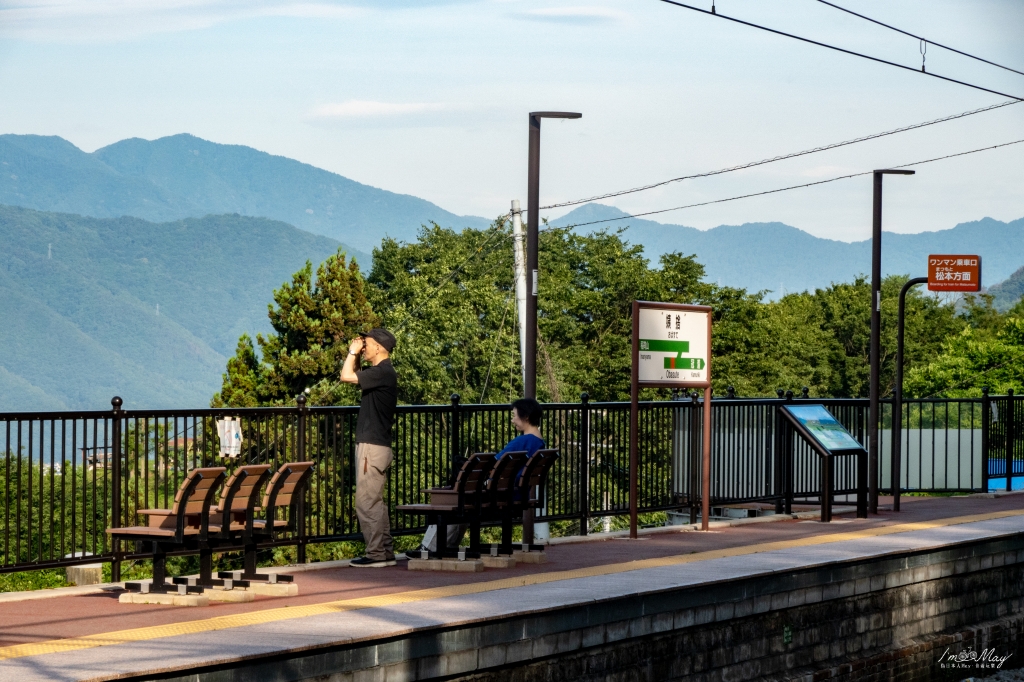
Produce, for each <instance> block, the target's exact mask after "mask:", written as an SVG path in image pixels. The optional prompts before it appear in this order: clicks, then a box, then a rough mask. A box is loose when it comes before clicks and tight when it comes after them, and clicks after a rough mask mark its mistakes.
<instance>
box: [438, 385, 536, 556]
mask: <svg viewBox="0 0 1024 682" xmlns="http://www.w3.org/2000/svg"><path fill="white" fill-rule="evenodd" d="M543 414H544V410H543V409H541V406H540V403H538V402H537V401H536V400H534V399H533V398H520V399H519V400H517V401H515V402H514V403H512V426H514V427H515V428H516V431H519V432H520V433H521V435H519V436H516V437H515V438H513V439H512V440H510V441H509V442H508V445H506V446H505V447H504V448H502V449H501V452H499V453H498V459H501V457H502V455H504V454H505V453H506V452H525V453H527V455H530V456H533V454H534V453H535V452H537V451H538V450H543V449H544V447H545V445H544V439H543V438H541V437H540V418H541V417H542V416H543ZM467 528H469V526H468V525H466V524H458V525H451V526H448V534H447V536H448V544H447V546H448V547H458V546H459V544H460V543H461V542H462V536H463V535H465V534H466V529H467ZM436 536H437V526H428V527H427V532H426V533H424V534H423V542H422V543H421V544H420V549H428V550H430V551H431V552H433V551H436V550H437V537H436Z"/></svg>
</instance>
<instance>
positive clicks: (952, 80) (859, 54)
mask: <svg viewBox="0 0 1024 682" xmlns="http://www.w3.org/2000/svg"><path fill="white" fill-rule="evenodd" d="M660 2H663V3H665V4H666V5H673V6H675V7H681V8H683V9H688V10H692V11H694V12H700V13H701V14H706V15H708V16H712V17H718V18H719V19H726V20H728V21H732V22H735V23H737V24H743V25H744V26H750V27H751V28H757V29H760V30H762V31H767V32H769V33H774V34H776V35H780V36H784V37H786V38H792V39H794V40H799V41H801V42H804V43H809V44H811V45H817V46H818V47H824V48H827V49H829V50H834V51H836V52H842V53H844V54H848V55H852V56H854V57H860V58H862V59H868V60H870V61H873V62H878V63H879V64H887V65H889V66H895V67H896V68H898V69H903V70H905V71H911V72H913V73H920V74H923V75H925V76H931V77H932V78H938V79H940V80H944V81H947V82H949V83H956V84H957V85H963V86H965V87H968V88H973V89H975V90H981V91H982V92H988V93H991V94H993V95H999V96H1001V97H1009V98H1011V99H1016V100H1024V97H1018V96H1017V95H1010V94H1007V93H1005V92H1000V91H998V90H992V89H991V88H986V87H982V86H980V85H974V84H973V83H968V82H966V81H961V80H957V79H955V78H950V77H949V76H942V75H940V74H937V73H933V72H931V71H918V70H917V69H916V68H914V67H912V66H906V65H905V64H900V63H898V62H891V61H889V60H888V59H882V58H881V57H872V56H871V55H868V54H864V53H863V52H855V51H853V50H847V49H846V48H844V47H838V46H837V45H830V44H828V43H823V42H821V41H819V40H812V39H811V38H804V37H803V36H798V35H796V34H793V33H787V32H785V31H780V30H778V29H775V28H769V27H767V26H762V25H761V24H755V23H753V22H750V21H744V20H743V19H736V18H735V17H728V16H726V15H724V14H720V13H718V12H709V11H708V10H705V9H701V8H700V7H694V6H693V5H687V4H685V3H682V2H679V1H678V0H660Z"/></svg>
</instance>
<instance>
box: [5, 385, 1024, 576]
mask: <svg viewBox="0 0 1024 682" xmlns="http://www.w3.org/2000/svg"><path fill="white" fill-rule="evenodd" d="M803 399H805V398H796V400H803ZM784 400H785V399H781V398H780V399H739V398H731V397H730V398H715V399H714V400H713V401H712V453H711V455H712V456H711V498H712V499H711V502H712V504H715V505H721V504H736V503H745V502H769V503H771V502H774V503H776V504H777V505H778V504H780V503H781V500H782V496H783V490H784V486H783V481H782V479H781V475H782V474H781V471H782V469H781V467H780V464H779V462H780V457H779V454H780V453H778V452H776V449H777V446H776V444H775V441H776V439H775V434H774V429H775V423H776V422H775V412H776V410H777V408H778V406H779V404H781V403H782V402H783V401H784ZM813 400H814V402H817V403H822V404H824V405H826V406H827V407H828V409H829V410H831V411H832V413H833V414H834V415H835V416H836V417H837V419H839V421H840V422H842V423H843V425H844V426H846V428H847V429H849V431H850V432H851V433H852V434H853V436H854V437H855V438H857V439H858V440H859V441H860V442H861V443H863V444H866V443H867V434H868V432H869V430H870V427H871V425H870V424H869V422H868V404H867V401H866V400H861V399H813ZM114 404H115V409H114V410H110V411H93V412H49V413H12V414H0V447H2V450H0V458H2V459H0V475H2V476H3V482H2V485H0V495H2V503H0V513H2V514H3V517H2V519H3V527H2V531H0V551H2V552H3V554H2V560H0V572H5V571H14V570H26V569H30V568H45V567H57V566H68V565H73V564H80V563H89V562H96V561H112V562H114V563H115V565H116V564H117V563H118V562H120V561H122V560H125V559H132V558H137V557H143V556H145V555H135V554H131V553H129V552H128V551H127V548H125V547H116V546H114V545H113V544H112V543H111V541H110V540H109V538H108V536H107V534H106V533H105V529H106V528H108V527H110V526H113V525H119V526H128V525H135V524H136V523H138V522H139V521H140V520H141V519H139V518H138V516H137V513H136V512H137V510H139V509H145V508H166V507H169V506H171V505H172V504H173V500H174V494H175V492H176V491H177V489H178V486H179V485H180V483H181V481H182V480H183V478H184V477H185V475H186V473H187V472H188V471H189V470H190V469H192V468H194V467H197V466H211V465H224V466H228V467H229V468H231V467H234V466H237V465H238V464H247V463H266V464H271V465H272V466H274V467H277V466H279V465H280V464H282V463H284V462H287V461H303V460H313V461H315V462H316V463H317V466H316V469H315V473H314V475H313V478H312V480H311V482H310V485H309V489H308V492H307V501H306V524H307V527H306V529H305V534H304V537H303V538H302V540H301V542H302V543H315V542H330V541H338V540H352V539H358V538H359V537H360V536H359V529H358V524H357V522H356V518H355V513H354V507H353V504H354V499H353V498H354V489H353V487H354V481H355V477H354V470H353V459H354V451H355V440H354V434H355V423H356V418H357V416H358V408H356V407H306V406H305V405H304V404H303V403H302V401H301V400H300V401H299V405H298V406H297V407H278V408H251V409H195V410H123V409H121V405H120V402H119V401H115V403H114ZM883 407H884V409H883V410H882V414H881V420H880V423H879V424H878V428H879V436H880V438H879V443H880V460H881V462H880V464H881V466H880V473H881V488H882V489H883V492H886V491H891V481H890V478H889V470H890V467H889V462H890V460H889V456H890V452H891V444H892V432H891V423H892V413H891V409H892V408H891V404H888V403H887V404H885V405H884V406H883ZM640 408H641V409H640V421H639V428H640V433H639V434H638V443H639V454H640V457H639V462H640V470H639V491H638V492H639V509H640V512H641V513H648V512H655V511H663V510H672V509H685V510H692V513H695V512H696V510H697V509H699V505H700V500H699V490H700V485H699V481H700V462H701V457H700V449H701V438H700V434H701V430H702V419H703V415H702V405H701V402H700V401H699V400H698V399H697V398H696V397H692V398H691V397H687V396H683V399H681V400H672V401H658V402H643V403H641V405H640ZM510 409H511V408H510V406H509V405H493V404H488V405H463V404H460V402H459V400H458V397H457V396H453V399H452V402H451V403H450V404H449V405H430V406H413V405H406V406H399V407H398V410H397V413H396V416H395V431H394V448H395V455H396V456H395V463H394V465H393V468H392V471H391V473H390V476H389V480H388V487H387V491H386V496H387V497H386V499H387V501H388V503H389V505H390V507H391V509H394V508H395V507H396V506H397V505H400V504H406V503H414V502H419V501H422V499H421V498H422V494H421V492H420V491H421V490H422V489H423V488H429V487H433V486H437V485H439V484H442V483H443V482H444V481H445V480H447V478H448V475H449V472H450V467H451V462H452V459H453V458H454V457H455V456H457V455H463V456H464V455H466V454H468V453H472V452H494V451H497V450H499V449H500V448H501V447H502V446H504V444H505V443H506V442H508V441H509V440H510V439H511V438H512V437H513V436H514V430H513V427H512V424H511V419H510ZM544 409H545V412H544V419H543V422H542V424H541V432H542V435H543V436H544V438H545V440H546V441H547V443H548V446H549V447H553V448H558V450H559V452H560V453H561V458H560V459H559V460H558V462H557V464H556V466H555V468H554V470H553V471H552V473H551V475H550V477H549V481H548V491H547V500H546V506H545V509H544V510H543V511H542V513H541V514H540V515H539V517H538V519H539V520H546V521H569V522H571V523H572V524H574V530H575V532H579V533H584V534H585V533H587V532H588V530H589V527H590V524H591V522H592V520H593V519H595V518H599V517H603V516H611V515H624V514H627V513H628V510H629V446H628V444H629V437H628V436H629V403H592V402H590V401H589V400H588V399H587V398H586V396H585V395H584V396H583V399H582V400H581V401H580V402H578V403H559V404H548V405H545V406H544ZM903 410H904V419H903V431H902V435H901V442H902V459H901V464H902V466H901V468H900V471H901V475H900V479H901V480H900V487H901V489H903V490H904V491H922V492H974V491H984V490H987V489H988V488H989V487H990V485H991V486H998V487H999V488H1003V487H1007V488H1008V487H1010V486H1012V483H1013V476H1018V477H1022V476H1024V397H1022V396H1014V395H1012V393H1011V394H1010V395H1007V396H991V397H990V396H988V395H985V396H983V397H982V398H977V399H955V400H907V401H905V402H904V405H903ZM225 417H235V418H238V419H239V420H240V425H241V433H242V437H243V443H242V450H241V453H240V455H239V456H238V457H237V458H234V459H225V458H223V457H221V456H220V441H219V437H218V431H217V421H218V420H220V419H224V418H225ZM819 466H820V463H819V458H818V456H817V455H816V454H815V453H814V452H813V451H811V449H810V448H808V447H806V446H805V445H803V444H802V443H800V442H799V440H797V443H796V451H795V453H794V457H793V490H794V494H795V497H797V498H802V499H805V500H807V501H811V502H813V501H815V500H816V499H817V497H818V496H819V494H820V491H819V481H820V472H819V470H818V467H819ZM1008 471H1009V472H1010V476H1009V477H1007V475H1006V473H1007V472H1008ZM855 490H856V464H855V462H854V460H853V458H845V459H841V460H839V461H838V462H837V464H836V471H835V492H836V494H839V495H842V494H853V493H854V492H855ZM392 529H393V532H394V533H395V534H398V535H401V534H417V533H422V532H423V530H424V519H422V518H415V517H410V516H406V515H404V514H393V516H392ZM297 542H299V540H298V539H295V540H282V541H281V544H285V543H290V544H296V543H297ZM304 554H305V552H304V544H301V545H300V546H299V558H300V560H302V558H303V557H304Z"/></svg>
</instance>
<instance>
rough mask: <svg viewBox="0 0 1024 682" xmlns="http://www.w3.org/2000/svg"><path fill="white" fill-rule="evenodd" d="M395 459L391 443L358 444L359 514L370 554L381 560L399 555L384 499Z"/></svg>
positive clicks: (372, 557)
mask: <svg viewBox="0 0 1024 682" xmlns="http://www.w3.org/2000/svg"><path fill="white" fill-rule="evenodd" d="M393 459H394V453H392V452H391V448H389V447H387V446H384V445H373V444H372V443H356V516H358V517H359V530H361V531H362V532H363V540H364V541H365V542H366V556H367V557H369V558H370V559H374V560H377V561H381V560H388V561H390V560H392V559H394V558H395V548H394V544H393V543H392V541H391V521H390V519H389V518H388V506H387V504H385V502H384V484H385V483H386V482H387V470H388V467H389V466H391V461H392V460H393Z"/></svg>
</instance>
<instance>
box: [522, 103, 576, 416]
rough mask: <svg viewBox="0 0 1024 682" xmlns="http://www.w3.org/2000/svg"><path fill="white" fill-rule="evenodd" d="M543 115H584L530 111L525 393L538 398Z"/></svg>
mask: <svg viewBox="0 0 1024 682" xmlns="http://www.w3.org/2000/svg"><path fill="white" fill-rule="evenodd" d="M542 118H583V114H577V113H573V112H569V111H533V112H530V158H529V164H528V178H527V197H526V316H525V318H524V320H523V326H525V327H526V352H525V353H524V354H523V364H524V365H525V370H524V373H525V377H524V380H523V393H524V394H525V396H526V397H527V398H536V397H537V283H538V282H537V249H538V243H539V235H540V120H541V119H542Z"/></svg>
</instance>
